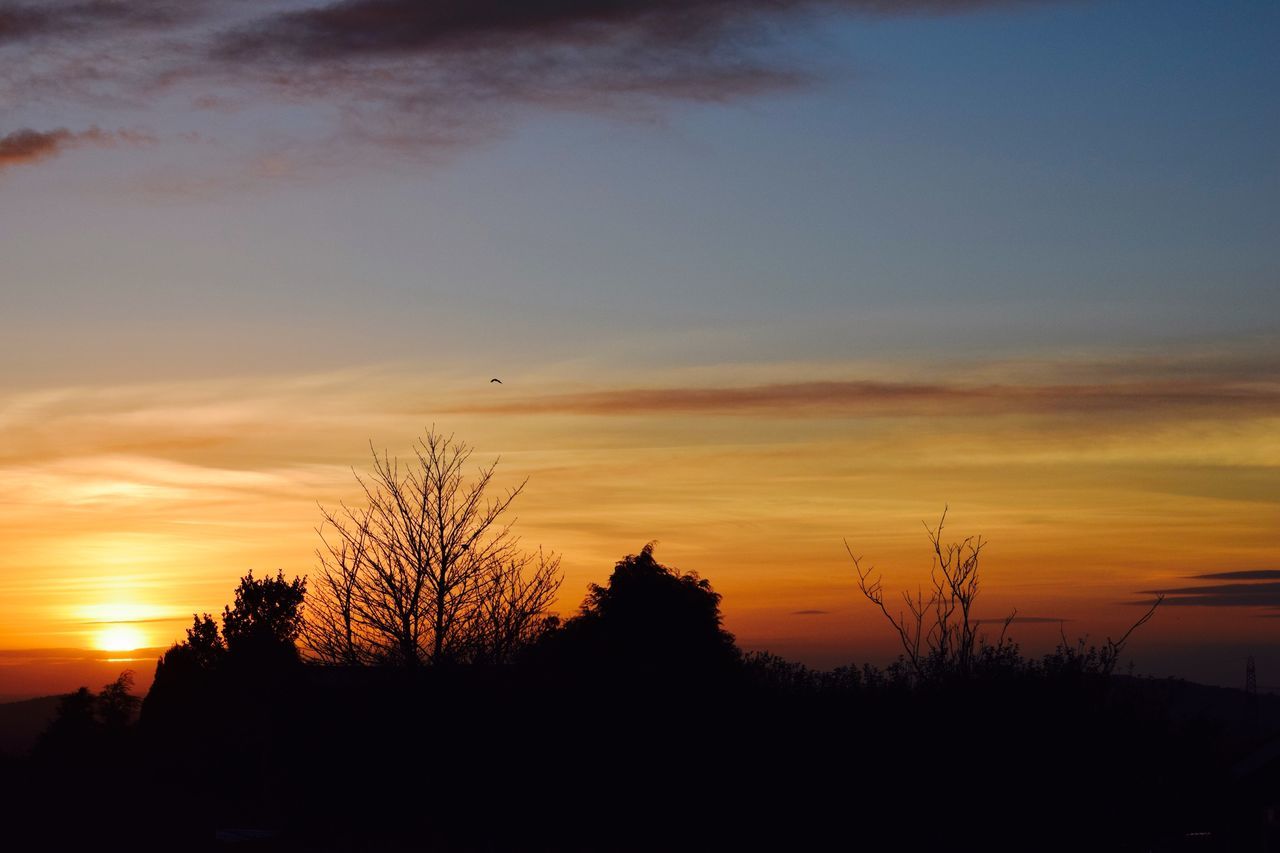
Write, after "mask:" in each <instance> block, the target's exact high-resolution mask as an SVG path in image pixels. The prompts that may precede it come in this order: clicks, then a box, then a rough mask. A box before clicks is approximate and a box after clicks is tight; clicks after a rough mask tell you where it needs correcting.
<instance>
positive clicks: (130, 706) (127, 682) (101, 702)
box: [96, 669, 142, 730]
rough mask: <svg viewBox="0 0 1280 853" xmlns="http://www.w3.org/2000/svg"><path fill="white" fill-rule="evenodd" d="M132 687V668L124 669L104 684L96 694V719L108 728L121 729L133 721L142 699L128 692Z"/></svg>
mask: <svg viewBox="0 0 1280 853" xmlns="http://www.w3.org/2000/svg"><path fill="white" fill-rule="evenodd" d="M132 689H133V670H130V669H126V670H125V671H124V672H122V673H120V675H119V677H117V678H116V680H115V681H113V682H111V683H110V684H107V685H104V686H103V688H102V691H101V692H100V693H99V694H98V700H97V706H96V711H97V715H98V719H100V720H101V721H102V724H103V725H104V726H106V727H107V728H108V729H117V730H118V729H123V728H124V727H125V726H127V725H129V724H130V723H132V722H133V718H134V716H135V715H136V714H137V713H138V706H139V705H141V704H142V700H141V699H139V698H138V697H137V696H134V695H133V694H132V693H131V692H130V691H131V690H132Z"/></svg>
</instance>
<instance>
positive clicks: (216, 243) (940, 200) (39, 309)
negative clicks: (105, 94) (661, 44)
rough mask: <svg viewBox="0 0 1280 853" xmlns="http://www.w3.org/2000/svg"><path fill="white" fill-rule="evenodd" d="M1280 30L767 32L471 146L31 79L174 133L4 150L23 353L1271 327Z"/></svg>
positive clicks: (1206, 24) (33, 109)
mask: <svg viewBox="0 0 1280 853" xmlns="http://www.w3.org/2000/svg"><path fill="white" fill-rule="evenodd" d="M1277 35H1280V13H1278V12H1277V10H1276V8H1275V6H1274V5H1273V4H1268V3H1261V2H1234V3H1194V2H1179V3H1167V2H1163V3H1081V2H1067V3H1043V4H1032V5H1031V7H1030V8H998V9H988V10H985V11H981V12H977V13H973V14H956V15H949V16H941V17H927V16H925V17H922V16H909V17H901V18H892V17H891V18H887V19H868V18H867V17H860V16H846V15H842V14H835V13H831V14H828V15H825V16H823V17H821V18H819V19H817V20H808V21H806V22H804V23H803V24H800V25H797V26H792V27H788V28H787V29H786V35H785V36H784V37H782V38H780V39H778V40H777V41H776V42H774V43H772V44H771V45H770V46H769V48H768V52H769V54H770V55H771V56H773V57H781V58H782V59H783V60H785V62H786V63H787V65H788V66H789V67H793V68H800V69H803V70H805V71H806V72H808V73H809V74H810V75H811V77H812V80H811V82H809V83H807V84H802V85H800V86H799V87H797V88H795V89H786V90H783V91H776V92H772V93H766V94H762V95H756V96H751V97H744V98H739V99H730V100H728V102H726V103H711V104H707V103H693V104H691V103H687V102H670V103H666V102H661V101H659V102H654V101H652V100H650V101H648V102H645V103H643V104H623V105H621V106H618V107H616V108H610V109H607V110H603V111H600V110H588V111H586V112H571V111H566V110H560V109H556V110H551V109H542V108H538V107H531V106H530V105H527V104H520V105H512V106H506V107H501V106H500V107H499V108H497V111H498V112H499V113H501V115H500V120H496V125H497V127H496V129H495V130H494V131H493V132H492V133H490V132H489V131H488V130H487V128H486V129H481V130H477V131H476V132H475V138H474V139H471V140H469V141H468V142H467V143H466V144H451V145H446V146H440V150H438V151H433V150H431V149H430V146H424V149H425V150H419V151H415V152H412V156H401V153H400V152H388V151H380V150H377V149H376V147H374V148H373V149H370V148H369V147H368V146H366V147H359V146H355V145H350V144H348V145H346V147H339V148H338V150H337V151H336V152H335V151H327V152H326V153H325V155H324V157H325V162H323V163H321V164H318V165H317V164H316V163H312V162H306V163H305V165H301V166H295V164H294V162H293V161H294V160H300V161H304V160H307V158H308V156H309V152H308V150H307V148H306V146H307V140H308V135H309V134H312V133H315V134H316V135H317V136H323V135H324V134H325V133H326V132H327V131H326V130H325V129H324V127H325V119H324V116H325V114H326V110H327V109H328V108H329V105H328V104H327V103H326V102H325V101H324V100H323V99H321V100H320V101H318V102H314V101H313V102H311V103H306V104H302V105H297V104H292V105H278V104H250V105H248V106H246V107H245V108H244V109H243V110H241V111H238V112H230V113H228V112H222V111H213V112H211V113H210V112H208V111H204V112H201V111H192V110H190V109H188V108H185V104H184V108H183V109H177V108H176V107H175V106H174V104H175V103H176V102H179V101H181V100H182V99H180V98H177V97H174V96H172V95H165V96H163V97H158V98H156V99H155V102H154V103H148V102H146V101H143V100H141V99H140V100H139V101H138V102H137V103H133V104H129V105H126V108H120V107H118V106H117V105H116V104H114V103H110V102H107V103H96V102H90V103H85V102H67V103H58V102H56V101H51V100H50V99H48V98H44V99H42V100H41V102H40V103H37V104H30V105H24V106H23V107H20V109H19V110H18V111H17V113H16V114H15V115H16V116H17V121H18V122H19V123H23V124H28V123H29V124H31V125H32V126H33V127H34V126H38V125H39V124H40V119H42V118H43V119H45V121H44V124H45V125H56V126H67V127H72V128H76V127H84V126H86V125H89V124H96V125H99V126H101V127H136V128H142V129H144V130H145V131H147V132H149V133H152V134H154V135H155V136H156V137H157V141H156V142H154V143H153V144H150V145H146V146H142V147H129V146H121V147H116V148H111V149H102V150H94V149H88V148H86V149H80V150H76V151H71V152H68V153H66V154H65V155H63V156H62V157H59V158H57V159H54V160H49V161H45V162H42V163H39V164H35V165H32V166H30V167H22V168H12V169H9V170H6V172H5V173H4V174H3V175H2V176H0V181H2V183H0V192H3V193H4V195H5V196H6V199H7V201H8V202H9V203H7V204H6V205H4V208H3V210H0V251H2V252H3V255H4V257H5V258H6V276H7V278H8V282H7V286H6V302H7V305H6V308H7V310H6V315H7V316H8V318H9V319H8V321H7V322H6V323H5V325H6V327H7V328H5V330H4V331H5V332H6V335H5V337H6V339H8V341H9V345H8V347H6V349H8V350H9V352H8V353H7V357H9V358H21V359H22V360H23V361H24V362H26V364H27V367H28V368H29V370H31V371H34V372H35V373H37V374H39V373H44V372H48V373H49V374H50V375H59V376H60V377H61V378H62V379H65V378H67V377H68V376H69V375H71V374H75V373H79V372H81V371H83V370H85V369H86V368H87V369H88V370H89V371H90V372H91V373H93V372H97V371H103V372H105V373H110V372H111V371H112V369H113V366H119V368H120V371H121V372H124V373H132V372H133V371H135V370H138V371H142V372H144V373H145V372H148V371H155V372H158V373H160V374H165V373H167V372H170V371H174V370H176V371H179V372H181V371H191V370H195V371H199V372H201V373H206V372H210V371H213V372H217V371H220V370H227V369H230V370H232V371H235V370H240V369H244V368H246V367H249V366H251V365H252V364H253V363H257V362H260V361H261V360H262V359H271V360H273V361H275V362H276V363H277V365H278V366H281V367H289V368H291V367H294V366H303V365H308V364H311V365H314V364H316V363H317V362H319V363H321V364H323V365H324V366H339V365H344V364H349V363H352V362H370V361H371V362H383V361H387V360H404V361H414V360H416V359H418V358H428V359H439V358H452V357H454V356H458V357H459V358H460V359H463V360H465V359H466V358H468V357H470V355H469V354H468V348H469V347H480V346H482V347H483V348H484V349H485V350H489V351H494V352H498V353H502V354H503V356H504V357H507V358H510V357H517V356H518V357H520V358H521V359H522V360H528V359H533V360H535V361H536V360H546V361H548V362H554V361H557V360H560V359H566V358H568V359H572V358H574V357H575V356H576V352H575V348H576V347H587V348H589V349H590V350H591V351H592V352H594V353H595V354H596V355H597V356H598V357H600V358H602V359H605V360H606V361H609V360H612V359H610V355H611V353H613V352H614V351H615V350H616V351H617V353H618V355H620V356H621V357H622V358H625V359H627V360H634V359H635V358H636V357H637V354H636V350H637V348H639V347H640V344H639V343H638V342H637V339H638V338H640V337H647V336H649V335H656V336H657V339H658V340H660V341H663V342H664V345H663V346H662V347H661V348H660V349H662V350H663V353H662V354H659V353H657V352H654V353H652V354H651V355H650V356H648V357H649V358H652V359H653V362H654V365H655V366H659V365H667V364H670V363H673V362H674V363H675V364H679V363H681V362H682V361H687V362H695V363H696V362H702V361H706V360H715V359H717V358H720V357H723V358H725V359H726V360H730V361H752V360H757V359H761V360H768V361H772V360H777V359H783V360H789V359H794V360H806V359H823V360H830V359H847V358H867V357H871V356H874V355H876V354H882V353H889V354H892V355H894V356H903V355H911V354H915V355H918V356H923V357H925V358H938V357H942V358H946V357H950V356H954V355H960V356H965V357H968V356H969V355H970V354H971V353H973V352H975V351H976V350H978V349H982V350H986V351H988V352H993V353H1000V354H1009V353H1016V352H1020V351H1028V350H1029V351H1043V350H1046V349H1048V350H1052V349H1061V350H1076V349H1094V348H1099V349H1104V350H1105V349H1112V348H1131V347H1139V348H1141V347H1149V346H1157V347H1167V346H1175V345H1176V346H1199V345H1204V344H1206V343H1209V344H1218V343H1221V342H1222V341H1229V340H1232V339H1235V338H1238V337H1255V336H1259V335H1266V334H1269V333H1271V332H1274V330H1275V321H1274V319H1272V318H1274V317H1275V316H1277V315H1278V314H1280V311H1278V310H1277V309H1280V295H1277V294H1280V288H1276V287H1275V282H1276V280H1277V273H1278V272H1280V262H1278V259H1277V250H1276V249H1275V242H1276V241H1275V239H1274V238H1275V235H1276V233H1277V230H1278V229H1277V226H1280V192H1277V190H1278V189H1280V186H1278V184H1280V174H1278V166H1277V157H1276V155H1275V150H1276V146H1275V144H1274V143H1275V141H1276V139H1277V138H1280V133H1278V131H1280V126H1278V125H1280V110H1277V108H1276V103H1277V99H1276V97H1275V96H1276V94H1277V92H1276V90H1277V88H1280V86H1278V84H1277V82H1276V81H1277V80H1280V60H1278V59H1277V57H1276V53H1275V51H1274V50H1273V49H1271V48H1273V46H1274V44H1275V40H1276V36H1277ZM11 50H12V49H11ZM476 121H479V120H478V119H477V120H476ZM485 121H488V119H487V118H486V119H485ZM179 132H185V133H188V134H190V133H198V134H200V139H199V140H197V141H189V140H186V139H181V138H177V134H178V133H179ZM277 145H278V146H279V147H275V146H277ZM263 157H279V158H281V159H282V161H286V160H287V161H289V162H282V164H281V165H280V166H279V169H280V170H281V171H282V172H283V173H284V174H283V175H280V174H276V175H275V177H272V176H271V174H273V173H271V170H270V168H269V167H267V168H266V170H265V171H266V173H267V174H264V171H263V167H261V166H260V165H259V164H256V163H254V162H249V161H250V160H251V159H252V158H259V159H260V158H263ZM255 170H257V171H255ZM184 182H185V184H184ZM175 183H176V184H177V186H173V184H175ZM437 317H444V318H447V321H446V322H445V323H443V324H441V323H437V322H435V318H437ZM104 320H106V321H109V322H103V321H104ZM441 326H443V328H441ZM432 327H434V329H433V331H432V332H431V333H430V334H428V333H426V330H427V328H432ZM388 332H389V334H388ZM975 338H977V339H979V340H981V347H977V346H976V342H975ZM699 339H705V340H706V341H708V342H709V343H703V344H700V343H699V342H698V341H699ZM180 341H188V342H199V344H200V346H199V347H198V349H197V350H196V351H194V352H191V353H186V354H184V355H181V356H178V357H177V358H176V359H175V358H170V357H165V358H163V359H160V358H158V356H159V355H160V353H168V352H171V351H172V350H173V349H174V347H175V344H177V343H178V342H180ZM224 342H226V343H233V344H234V345H233V346H230V347H223V346H222V345H221V344H222V343H224ZM103 350H109V351H110V356H109V357H107V358H102V357H101V355H102V351H103ZM228 350H231V351H228ZM472 352H473V353H478V350H472ZM19 353H21V355H19ZM718 353H723V356H720V355H718ZM84 359H90V360H91V362H92V364H90V365H86V364H85V362H84ZM293 362H296V365H295V364H293Z"/></svg>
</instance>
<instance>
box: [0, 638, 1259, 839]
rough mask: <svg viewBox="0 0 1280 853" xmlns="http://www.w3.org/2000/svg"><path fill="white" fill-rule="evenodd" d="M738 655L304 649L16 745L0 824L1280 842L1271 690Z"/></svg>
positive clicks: (411, 833)
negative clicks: (892, 668)
mask: <svg viewBox="0 0 1280 853" xmlns="http://www.w3.org/2000/svg"><path fill="white" fill-rule="evenodd" d="M744 672H745V674H743V673H738V674H735V675H725V674H718V675H714V676H712V675H709V674H706V673H704V674H702V675H700V676H698V677H681V678H670V677H659V676H656V675H654V674H653V673H648V674H644V673H632V674H629V675H628V676H626V677H620V676H618V675H616V674H615V675H610V676H608V677H603V676H601V677H591V676H588V675H584V674H583V673H582V672H573V673H568V672H565V671H563V670H559V669H554V668H546V667H537V666H524V667H495V668H480V667H472V668H459V669H456V670H452V671H448V670H440V671H433V670H425V671H418V672H414V673H410V672H401V671H394V670H376V669H363V670H346V669H334V668H328V669H321V668H313V667H305V666H297V667H288V668H284V669H280V670H271V671H262V672H245V673H240V674H238V675H236V676H234V677H227V678H223V679H221V680H220V681H219V682H218V683H217V684H212V685H204V686H203V687H200V688H199V689H196V690H188V691H186V692H185V693H183V694H182V695H170V696H160V697H157V696H155V695H154V691H153V695H152V697H150V698H149V699H148V705H147V707H146V708H145V709H144V713H143V716H142V719H141V721H140V722H139V723H137V724H134V725H131V726H128V727H125V728H122V729H120V730H118V731H112V732H102V731H95V732H94V733H93V734H92V735H91V736H86V737H85V738H83V739H80V740H77V739H76V737H77V736H76V735H74V734H70V735H68V734H66V733H65V732H64V733H63V735H62V736H61V739H60V740H59V739H52V740H51V739H48V738H46V741H45V742H44V743H42V744H41V747H40V748H39V749H37V750H36V752H35V754H34V755H32V756H28V757H25V758H10V759H8V760H6V761H5V762H4V763H3V765H0V786H2V788H0V797H2V800H0V803H2V804H3V811H4V813H5V819H4V836H5V838H6V842H5V845H4V846H5V847H6V848H8V849H15V850H17V849H89V848H90V847H92V848H94V849H191V850H200V849H224V848H231V849H246V850H247V849H271V850H314V851H329V850H388V851H391V850H437V851H472V850H485V851H487V850H495V851H496V850H568V851H577V850H581V851H588V850H657V849H762V848H773V849H815V850H816V849H832V848H842V849H865V850H882V849H896V850H933V849H944V848H945V849H962V850H977V849H986V850H1126V851H1127V850H1132V851H1147V850H1150V851H1177V850H1242V851H1243V850H1269V849H1270V850H1274V849H1280V845H1278V844H1277V838H1278V837H1280V836H1277V834H1276V832H1275V827H1273V825H1272V822H1271V821H1272V820H1273V817H1272V816H1273V815H1274V814H1275V812H1274V811H1272V810H1273V809H1275V808H1276V807H1277V806H1280V741H1274V740H1272V739H1271V738H1270V737H1269V734H1272V733H1275V732H1277V731H1280V701H1278V700H1276V699H1275V698H1273V697H1268V696H1264V697H1261V700H1260V701H1259V702H1257V703H1256V704H1250V703H1249V701H1248V700H1247V697H1246V696H1245V695H1244V694H1243V693H1242V692H1240V691H1230V690H1222V689H1218V688H1206V687H1201V686H1199V685H1192V684H1188V683H1185V682H1174V681H1150V680H1144V679H1130V678H1123V677H1112V678H1110V679H1093V678H1084V679H1080V680H1075V681H1072V680H1069V679H1068V680H1060V681H1054V680H1048V679H1043V678H1041V679H1030V678H1023V677H1013V676H1011V677H1010V678H1008V679H1006V680H1001V679H999V678H991V679H985V680H982V681H980V682H970V683H956V684H950V685H945V686H939V685H934V686H932V687H928V688H924V687H920V688H914V689H906V688H903V687H901V686H895V685H893V684H890V683H881V684H874V683H869V682H868V681H867V680H866V679H865V678H860V677H858V676H857V675H856V674H854V673H845V674H844V675H843V676H840V677H835V678H827V679H825V680H814V679H813V678H812V677H811V674H805V673H803V672H802V671H799V670H797V669H795V668H789V667H788V666H787V665H783V664H778V663H776V662H775V663H774V664H773V665H769V664H760V663H759V662H757V665H755V666H754V667H748V668H746V669H745V670H744ZM0 719H3V711H0ZM10 844H12V845H13V846H10Z"/></svg>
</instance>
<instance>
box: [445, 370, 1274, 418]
mask: <svg viewBox="0 0 1280 853" xmlns="http://www.w3.org/2000/svg"><path fill="white" fill-rule="evenodd" d="M1223 408H1229V410H1230V411H1231V412H1233V413H1235V414H1239V413H1240V411H1241V410H1242V408H1244V409H1249V410H1254V411H1263V412H1271V413H1274V412H1280V388H1276V387H1258V386H1253V385H1239V384H1235V383H1232V382H1230V381H1228V380H1225V379H1223V380H1219V381H1194V382H1188V381H1152V382H1125V383H1115V384H1112V385H1096V384H1091V385H973V386H967V385H946V384H933V383H913V382H877V381H865V380H854V381H845V382H802V383H789V384H776V385H754V386H748V387H739V388H648V389H646V388H638V389H634V390H624V391H589V392H584V393H577V394H556V395H549V396H543V397H530V398H524V399H519V400H514V401H509V402H501V403H493V404H486V405H483V406H476V407H468V408H465V409H464V411H483V412H495V413H497V412H501V413H508V414H586V415H645V414H664V413H672V412H685V413H707V414H753V413H766V414H783V415H792V416H806V415H810V416H821V415H829V414H841V413H847V414H872V415H874V414H879V415H933V414H943V413H945V414H951V415H965V414H972V415H989V414H1011V413H1028V414H1035V413H1050V412H1052V413H1071V412H1081V413H1096V412H1106V411H1115V412H1132V411H1150V410H1162V409H1173V410H1176V411H1179V412H1185V411H1187V410H1206V411H1210V412H1212V411H1214V410H1219V409H1223Z"/></svg>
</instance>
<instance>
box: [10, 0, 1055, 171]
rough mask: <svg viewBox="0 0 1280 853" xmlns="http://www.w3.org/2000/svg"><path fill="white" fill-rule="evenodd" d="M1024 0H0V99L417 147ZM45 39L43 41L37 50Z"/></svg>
mask: <svg viewBox="0 0 1280 853" xmlns="http://www.w3.org/2000/svg"><path fill="white" fill-rule="evenodd" d="M1040 2H1049V0H896V1H895V0H342V2H336V3H328V4H315V3H306V2H302V0H253V2H250V0H187V2H178V0H78V2H76V0H68V2H57V0H50V2H43V3H35V2H28V3H6V2H4V0H0V48H4V47H6V46H13V45H19V46H20V45H22V44H23V43H31V44H32V45H36V44H37V43H41V44H39V45H37V46H35V47H31V48H30V49H29V54H30V55H29V56H27V57H23V56H20V55H16V54H14V53H13V52H8V53H6V54H5V55H2V56H0V80H2V81H3V82H2V83H0V98H7V99H8V100H9V101H16V102H19V103H23V102H26V101H27V100H30V101H43V102H48V101H50V100H51V99H53V98H58V97H63V98H71V99H76V100H79V101H82V102H85V103H92V104H93V105H94V106H95V107H98V108H101V107H102V106H103V105H109V104H111V103H118V104H123V105H128V106H130V107H135V108H136V107H139V106H143V107H145V106H146V105H148V104H151V103H155V102H156V101H157V100H158V98H159V97H160V96H161V95H163V94H165V93H168V92H171V91H173V90H174V89H178V88H182V89H183V95H185V96H186V97H187V98H188V102H189V103H196V104H201V105H209V104H218V105H227V104H234V105H250V106H252V105H257V104H261V103H263V102H268V103H287V104H290V105H296V104H298V103H305V104H320V105H323V106H324V107H326V108H329V110H328V112H329V115H330V116H334V117H335V118H333V119H332V121H333V124H332V125H331V126H330V127H329V128H328V129H327V130H321V131H319V132H314V133H315V135H314V136H313V137H312V138H311V139H308V140H306V141H305V143H306V145H309V146H312V147H314V148H315V149H322V148H324V147H326V146H333V145H341V146H344V147H349V146H352V145H354V146H365V147H368V146H370V145H372V146H377V147H379V148H381V149H383V150H387V151H390V152H392V153H396V154H409V155H413V154H425V155H430V154H431V153H432V152H434V151H435V150H438V149H440V148H442V147H444V146H452V145H456V144H458V143H460V142H469V141H472V140H474V139H476V138H477V137H485V136H490V135H493V134H495V133H500V132H501V131H502V130H503V129H504V128H505V126H506V125H508V124H509V123H510V122H511V121H513V116H512V115H511V113H510V110H509V109H508V107H510V106H512V105H519V106H526V107H530V108H541V109H567V110H580V111H592V112H608V113H610V114H620V115H623V116H625V117H628V118H631V117H640V118H650V117H652V110H654V109H657V108H659V107H660V105H661V104H664V103H666V102H669V101H674V100H683V101H723V100H730V99H736V98H742V97H746V96H750V95H753V94H758V93H761V92H766V91H776V90H779V89H781V88H786V87H793V86H796V85H799V84H801V83H803V82H804V81H806V80H809V79H810V78H811V77H812V76H813V75H814V74H815V73H820V72H821V68H820V66H821V64H822V63H821V61H818V60H812V59H810V60H806V63H808V62H812V63H813V65H809V64H804V65H799V64H797V62H798V60H795V59H791V60H782V59H780V58H779V53H778V51H776V50H774V49H773V47H774V46H775V45H776V44H777V43H778V35H779V32H780V31H782V30H783V29H784V28H796V27H799V28H803V27H805V26H806V25H808V24H812V23H814V22H820V21H821V20H822V16H824V15H828V14H831V13H835V12H843V13H846V14H860V15H866V16H876V17H887V16H895V15H897V16H901V15H922V14H923V15H941V14H954V13H963V12H969V11H973V10H977V9H982V8H991V7H1016V6H1020V5H1031V4H1035V3H1040ZM1059 2H1066V0H1059ZM50 39H57V40H58V43H59V46H60V48H61V49H60V50H59V51H54V52H48V53H49V54H50V55H46V56H39V57H37V56H36V54H37V53H38V52H39V51H40V50H41V49H42V47H43V44H42V43H43V42H45V41H48V40H50ZM788 53H789V54H790V55H791V56H792V57H794V56H795V55H796V52H795V51H788ZM37 59H38V61H33V60H37ZM6 60H7V61H8V62H7V64H6ZM317 156H319V155H317ZM329 159H336V158H329Z"/></svg>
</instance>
